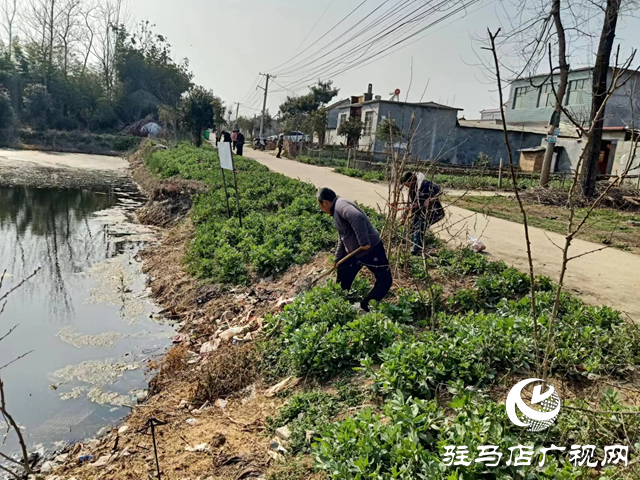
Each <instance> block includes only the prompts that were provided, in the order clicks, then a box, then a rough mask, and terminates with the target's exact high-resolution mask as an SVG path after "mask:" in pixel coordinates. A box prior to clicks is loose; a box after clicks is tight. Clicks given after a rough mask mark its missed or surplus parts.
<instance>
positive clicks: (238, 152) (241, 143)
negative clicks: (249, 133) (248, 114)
mask: <svg viewBox="0 0 640 480" xmlns="http://www.w3.org/2000/svg"><path fill="white" fill-rule="evenodd" d="M243 147H244V135H243V134H242V132H240V131H238V136H237V137H236V155H240V156H242V148H243Z"/></svg>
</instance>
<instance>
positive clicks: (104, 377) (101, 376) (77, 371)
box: [53, 361, 141, 386]
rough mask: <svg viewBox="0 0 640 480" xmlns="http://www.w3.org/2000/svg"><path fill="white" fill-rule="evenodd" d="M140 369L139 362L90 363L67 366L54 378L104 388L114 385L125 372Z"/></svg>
mask: <svg viewBox="0 0 640 480" xmlns="http://www.w3.org/2000/svg"><path fill="white" fill-rule="evenodd" d="M140 367H141V365H140V364H139V363H137V362H136V363H131V364H128V363H124V362H116V363H110V362H101V361H89V362H83V363H80V364H78V365H67V366H66V367H63V368H61V369H60V370H57V371H55V372H54V373H53V376H54V377H56V378H60V379H61V380H62V381H65V382H70V381H72V380H75V379H77V380H80V381H82V382H85V383H88V384H90V385H94V386H104V385H109V384H111V383H114V382H115V381H116V380H117V379H118V378H120V377H121V376H122V375H124V372H127V371H131V370H138V369H139V368H140Z"/></svg>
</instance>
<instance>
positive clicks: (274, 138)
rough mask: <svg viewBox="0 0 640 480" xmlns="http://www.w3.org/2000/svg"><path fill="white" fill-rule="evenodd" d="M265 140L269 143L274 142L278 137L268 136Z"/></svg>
mask: <svg viewBox="0 0 640 480" xmlns="http://www.w3.org/2000/svg"><path fill="white" fill-rule="evenodd" d="M267 140H269V141H270V142H275V141H276V140H278V135H270V136H268V137H267Z"/></svg>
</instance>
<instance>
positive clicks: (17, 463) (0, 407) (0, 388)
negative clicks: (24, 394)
mask: <svg viewBox="0 0 640 480" xmlns="http://www.w3.org/2000/svg"><path fill="white" fill-rule="evenodd" d="M39 270H40V269H39V268H38V269H37V270H35V271H34V272H33V273H32V274H31V275H29V276H28V277H26V278H25V279H24V280H22V281H21V282H19V283H18V284H17V285H16V286H14V287H13V288H11V289H10V290H9V291H7V292H6V293H4V294H3V295H1V296H0V303H1V304H2V306H1V307H0V314H2V313H3V312H4V308H5V306H6V304H7V297H8V296H9V295H11V294H12V293H13V292H15V291H16V290H17V289H18V288H20V287H21V286H22V285H24V284H25V283H26V282H27V281H28V280H29V279H31V278H32V277H34V276H35V275H36V274H37V273H38V271H39ZM6 273H7V272H6V270H5V271H4V273H3V274H2V275H1V276H0V289H1V288H2V284H3V280H4V278H5V276H6ZM17 327H18V325H15V326H14V327H12V328H10V329H9V331H8V332H7V333H5V334H4V335H3V336H1V337H0V342H2V341H3V340H5V339H6V338H7V337H8V336H9V335H11V334H12V333H13V332H14V330H15V329H16V328H17ZM25 355H27V354H24V355H21V356H19V357H18V358H16V359H14V360H12V361H11V362H9V363H7V364H6V365H3V366H0V372H1V371H2V370H3V369H4V368H6V367H8V366H9V365H11V364H13V363H14V362H16V361H17V360H19V359H20V358H23V357H24V356H25ZM0 415H1V416H2V418H3V419H4V423H6V428H7V431H6V433H7V434H9V433H10V432H11V431H12V430H13V432H14V433H15V435H16V437H17V439H18V444H19V446H20V456H19V459H18V460H16V459H15V458H13V457H11V456H9V455H7V454H5V453H2V452H0V459H4V460H5V461H6V462H8V463H6V464H5V465H6V466H3V465H0V471H4V472H6V473H8V474H10V475H11V476H12V477H14V478H16V479H18V480H21V479H22V478H23V475H22V474H21V473H22V472H26V474H27V475H34V476H35V472H34V471H33V469H32V468H31V464H30V462H29V453H28V451H27V444H26V442H25V440H24V436H23V435H22V430H21V429H20V426H19V425H18V423H17V422H16V421H15V419H14V418H13V416H12V415H11V413H10V412H9V409H8V407H7V398H6V394H5V390H4V383H3V381H2V378H0ZM10 466H14V467H17V468H18V471H15V470H14V469H12V468H10ZM41 478H42V477H39V476H37V477H36V479H37V480H40V479H41Z"/></svg>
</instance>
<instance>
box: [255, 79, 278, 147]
mask: <svg viewBox="0 0 640 480" xmlns="http://www.w3.org/2000/svg"><path fill="white" fill-rule="evenodd" d="M260 75H262V76H263V77H267V81H266V83H265V84H264V88H262V87H261V86H260V85H258V88H262V90H264V101H263V102H262V117H261V118H260V137H258V138H260V139H262V135H263V133H264V115H265V113H266V111H267V94H268V93H269V78H278V77H274V76H273V75H270V74H268V73H261V74H260Z"/></svg>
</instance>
